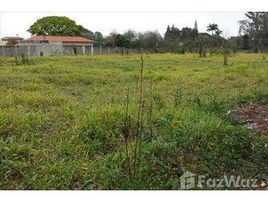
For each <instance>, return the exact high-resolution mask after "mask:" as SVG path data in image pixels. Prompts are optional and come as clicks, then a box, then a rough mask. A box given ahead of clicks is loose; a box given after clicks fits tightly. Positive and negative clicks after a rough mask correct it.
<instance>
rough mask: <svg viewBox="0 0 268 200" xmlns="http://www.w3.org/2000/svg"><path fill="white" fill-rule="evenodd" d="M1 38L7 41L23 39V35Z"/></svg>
mask: <svg viewBox="0 0 268 200" xmlns="http://www.w3.org/2000/svg"><path fill="white" fill-rule="evenodd" d="M1 40H3V41H7V40H23V38H22V37H3V38H2V39H1Z"/></svg>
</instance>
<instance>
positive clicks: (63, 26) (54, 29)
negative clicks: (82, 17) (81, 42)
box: [28, 16, 83, 36]
mask: <svg viewBox="0 0 268 200" xmlns="http://www.w3.org/2000/svg"><path fill="white" fill-rule="evenodd" d="M82 28H83V27H82V26H79V25H77V24H76V23H75V21H73V20H71V19H69V18H68V17H63V16H49V17H43V18H41V19H38V20H37V21H36V22H35V23H34V24H33V25H31V26H30V28H29V29H28V32H30V33H31V34H32V35H65V36H80V35H81V31H82Z"/></svg>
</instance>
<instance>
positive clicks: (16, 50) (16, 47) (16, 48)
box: [15, 45, 18, 56]
mask: <svg viewBox="0 0 268 200" xmlns="http://www.w3.org/2000/svg"><path fill="white" fill-rule="evenodd" d="M15 54H16V56H18V46H17V45H16V46H15Z"/></svg>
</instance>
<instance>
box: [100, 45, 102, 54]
mask: <svg viewBox="0 0 268 200" xmlns="http://www.w3.org/2000/svg"><path fill="white" fill-rule="evenodd" d="M101 48H102V47H101V45H100V54H101V53H102V49H101Z"/></svg>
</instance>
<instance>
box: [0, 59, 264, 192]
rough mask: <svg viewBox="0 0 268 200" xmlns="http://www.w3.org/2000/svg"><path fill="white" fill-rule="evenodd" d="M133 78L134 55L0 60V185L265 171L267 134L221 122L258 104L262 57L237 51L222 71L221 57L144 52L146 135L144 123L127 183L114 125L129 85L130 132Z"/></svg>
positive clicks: (112, 185)
mask: <svg viewBox="0 0 268 200" xmlns="http://www.w3.org/2000/svg"><path fill="white" fill-rule="evenodd" d="M139 76H140V56H139V55H130V56H121V55H103V56H59V57H48V58H32V59H31V62H29V63H27V64H22V63H21V64H20V63H16V62H14V58H5V59H1V60H0V189H179V188H180V183H179V177H180V176H181V175H182V173H183V172H184V171H186V170H188V171H191V172H193V173H195V174H204V175H207V176H208V177H214V178H218V177H223V175H224V174H228V175H240V176H242V177H258V176H259V175H260V174H265V173H267V163H268V160H267V158H268V150H267V142H268V139H267V136H265V135H262V134H258V135H253V134H252V133H251V132H250V131H249V130H247V129H245V128H243V127H241V126H239V124H237V123H236V122H234V121H233V120H232V119H229V118H228V116H226V113H227V112H228V111H229V110H230V109H232V108H234V107H236V106H238V105H240V104H244V103H249V102H259V103H267V101H268V61H267V60H264V59H263V55H261V54H238V55H236V56H232V57H230V58H229V65H228V66H223V57H222V56H220V55H218V56H213V57H207V58H197V56H196V57H195V58H194V57H193V55H191V54H187V55H176V54H148V55H144V101H145V106H146V108H147V107H148V104H149V102H150V101H151V100H152V101H153V115H152V126H153V127H151V128H152V130H153V137H152V138H148V135H149V129H150V127H149V124H148V121H145V122H144V136H143V139H142V147H141V149H142V154H141V155H140V160H141V161H140V165H139V167H138V171H137V175H136V177H135V179H134V180H133V179H132V180H130V176H129V174H128V166H127V159H126V154H125V145H124V138H123V135H122V129H123V128H124V121H125V119H124V118H125V102H126V95H127V89H128V88H129V89H130V103H129V109H130V114H131V121H132V124H133V127H131V129H132V130H133V131H135V119H136V115H137V112H138V111H137V110H138V98H139V79H140V77H139ZM151 86H152V89H150V88H151ZM145 115H146V116H147V115H148V110H147V109H145ZM129 143H133V141H129ZM130 145H131V144H130Z"/></svg>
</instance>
